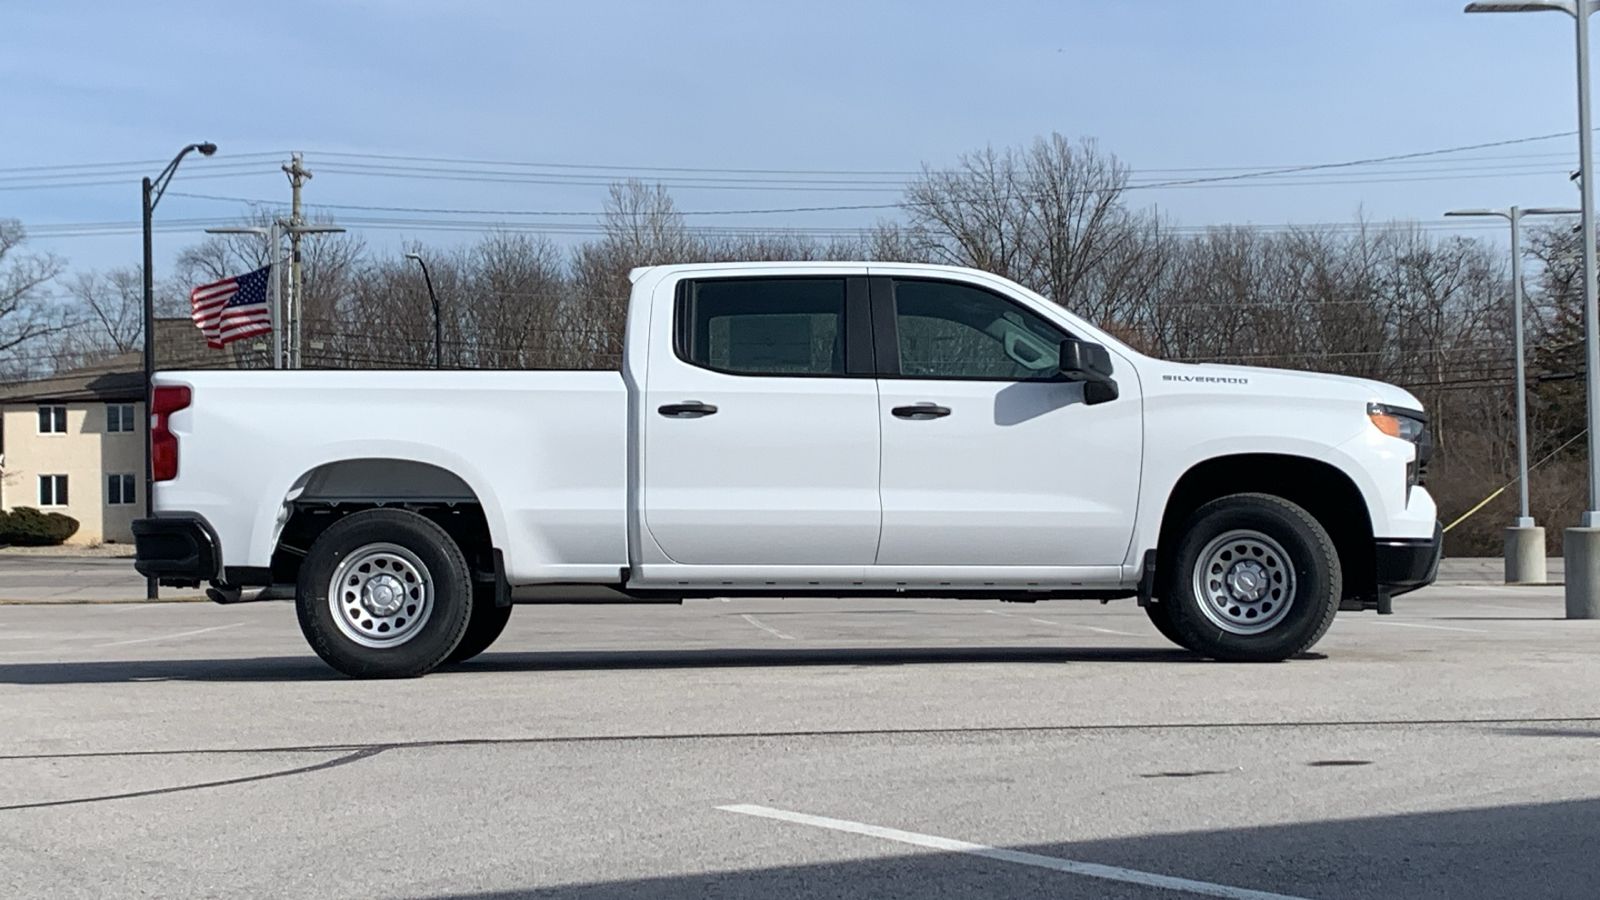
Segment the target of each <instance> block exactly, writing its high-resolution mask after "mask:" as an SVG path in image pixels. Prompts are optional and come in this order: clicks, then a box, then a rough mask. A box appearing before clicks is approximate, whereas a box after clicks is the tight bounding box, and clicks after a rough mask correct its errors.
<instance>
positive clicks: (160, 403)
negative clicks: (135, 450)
mask: <svg viewBox="0 0 1600 900" xmlns="http://www.w3.org/2000/svg"><path fill="white" fill-rule="evenodd" d="M189 400H190V394H189V388H188V387H187V386H186V385H170V386H169V385H160V386H157V387H156V389H155V398H154V400H153V401H152V402H151V404H150V471H151V473H152V475H153V476H154V477H155V480H156V481H171V480H172V479H174V478H177V477H178V436H177V435H175V434H173V433H172V431H171V429H169V428H168V427H167V422H168V419H169V418H170V417H171V415H172V414H173V413H175V412H177V411H178V410H180V409H185V408H187V407H188V406H189Z"/></svg>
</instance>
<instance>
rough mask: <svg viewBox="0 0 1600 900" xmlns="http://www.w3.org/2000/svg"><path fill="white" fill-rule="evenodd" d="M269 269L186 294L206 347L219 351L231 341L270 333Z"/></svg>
mask: <svg viewBox="0 0 1600 900" xmlns="http://www.w3.org/2000/svg"><path fill="white" fill-rule="evenodd" d="M271 277H272V267H271V266H267V267H265V268H261V269H257V270H255V271H254V272H249V273H246V274H244V275H238V276H235V277H233V278H227V279H224V280H222V281H218V282H216V283H215V284H202V285H200V286H199V287H197V288H195V289H194V290H192V291H190V292H189V306H190V307H191V308H192V310H193V313H192V317H193V319H194V324H195V325H197V326H199V328H200V330H201V331H203V332H205V335H206V346H208V347H210V348H211V349H213V350H220V349H221V348H222V347H223V346H224V345H225V344H227V343H229V342H230V341H237V340H239V339H241V338H247V337H255V336H256V335H258V334H270V333H272V310H271V308H270V307H269V306H268V304H267V283H268V280H269V279H270V278H271Z"/></svg>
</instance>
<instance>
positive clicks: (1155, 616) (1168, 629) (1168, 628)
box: [1144, 600, 1192, 650]
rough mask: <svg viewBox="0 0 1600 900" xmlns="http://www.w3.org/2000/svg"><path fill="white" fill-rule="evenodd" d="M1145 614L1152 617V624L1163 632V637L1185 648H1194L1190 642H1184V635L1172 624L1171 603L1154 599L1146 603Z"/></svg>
mask: <svg viewBox="0 0 1600 900" xmlns="http://www.w3.org/2000/svg"><path fill="white" fill-rule="evenodd" d="M1144 614H1145V615H1147V616H1149V617H1150V624H1151V625H1154V626H1155V627H1156V630H1157V631H1159V632H1161V636H1162V637H1164V638H1166V639H1167V640H1169V641H1171V642H1173V643H1174V644H1177V645H1178V646H1179V647H1182V648H1183V649H1185V650H1189V649H1192V648H1191V647H1189V645H1188V644H1185V643H1184V642H1183V635H1181V634H1179V633H1178V629H1177V627H1176V626H1174V625H1173V624H1172V604H1171V603H1163V602H1161V601H1159V600H1152V601H1150V602H1149V603H1147V604H1145V608H1144Z"/></svg>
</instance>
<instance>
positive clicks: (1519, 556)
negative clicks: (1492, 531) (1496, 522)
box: [1506, 525, 1549, 584]
mask: <svg viewBox="0 0 1600 900" xmlns="http://www.w3.org/2000/svg"><path fill="white" fill-rule="evenodd" d="M1548 580H1549V578H1548V576H1547V575H1546V572H1545V565H1544V529H1543V528H1540V527H1538V526H1537V525H1529V526H1524V527H1516V526H1513V527H1511V528H1507V529H1506V584H1543V583H1545V582H1546V581H1548Z"/></svg>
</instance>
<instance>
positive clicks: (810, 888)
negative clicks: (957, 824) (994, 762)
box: [412, 776, 1600, 900]
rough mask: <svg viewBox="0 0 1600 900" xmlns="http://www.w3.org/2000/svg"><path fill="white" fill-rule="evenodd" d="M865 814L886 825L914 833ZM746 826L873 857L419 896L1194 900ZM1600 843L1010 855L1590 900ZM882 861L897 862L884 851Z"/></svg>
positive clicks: (1237, 843)
mask: <svg viewBox="0 0 1600 900" xmlns="http://www.w3.org/2000/svg"><path fill="white" fill-rule="evenodd" d="M1356 777H1357V776H1352V779H1353V780H1354V779H1355V778H1356ZM811 812H821V811H818V810H811ZM730 815H731V814H730ZM864 818H866V819H867V820H869V822H870V824H874V825H881V826H887V827H894V826H895V825H897V824H906V823H895V822H878V821H870V820H871V816H870V815H867V816H865V817H864ZM749 828H750V829H752V831H753V832H754V833H757V834H759V835H760V841H761V844H762V845H763V846H765V845H766V844H767V843H768V841H770V840H771V839H772V838H774V837H778V838H787V839H788V840H789V841H791V842H792V844H793V846H794V852H795V853H797V854H798V853H802V852H811V853H816V852H824V853H830V854H850V855H858V856H866V855H872V856H874V858H869V859H852V860H849V861H844V862H830V863H819V864H813V865H794V866H780V867H773V868H762V869H751V870H746V871H735V872H717V873H705V874H694V875H682V876H673V877H662V878H643V879H637V880H628V881H611V882H601V883H597V884H579V885H569V886H566V887H554V888H539V889H530V890H524V891H516V890H513V891H501V892H486V893H473V894H444V895H441V894H417V895H412V896H414V897H417V898H419V900H420V898H422V897H430V898H441V900H442V898H446V897H448V898H451V900H515V898H529V900H534V898H537V900H625V898H626V900H633V898H646V897H649V898H660V900H689V898H696V900H698V898H702V897H716V898H771V897H783V898H812V897H818V898H820V897H829V898H886V897H896V898H898V897H907V898H910V897H915V898H930V897H941V898H942V897H1067V896H1072V897H1076V896H1084V897H1104V898H1142V900H1156V898H1165V897H1180V896H1194V895H1193V894H1190V893H1186V892H1176V891H1166V890H1158V889H1156V888H1152V887H1145V886H1139V885H1132V884H1126V883H1120V882H1115V881H1107V880H1101V879H1098V878H1089V877H1086V876H1082V875H1075V874H1067V873H1063V872H1059V871H1052V870H1049V869H1041V868H1034V867H1031V866H1026V865H1020V864H1017V863H1011V862H1005V861H1000V860H993V859H986V858H981V857H974V856H970V855H967V854H962V853H950V852H932V851H927V852H920V853H916V854H911V855H908V854H905V853H903V852H901V849H900V848H901V847H902V846H903V845H897V844H893V843H889V842H887V841H881V840H877V839H874V838H868V837H860V836H856V835H843V834H837V833H833V832H827V831H822V830H819V829H815V828H810V827H807V826H803V825H790V824H787V823H781V822H752V823H751V824H750V825H749ZM756 829H760V831H755V830H756ZM768 829H770V830H768ZM940 836H941V837H948V838H956V839H981V836H979V835H962V834H941V835H940ZM1597 841H1600V800H1575V801H1567V802H1558V803H1545V804H1536V805H1527V806H1503V807H1496V808H1492V809H1483V810H1466V811H1452V812H1440V813H1421V814H1414V815H1397V816H1384V817H1376V818H1367V819H1353V820H1341V821H1331V822H1313V823H1307V824H1297V825H1284V826H1275V827H1263V828H1247V829H1236V830H1219V831H1203V832H1196V833H1187V834H1171V835H1151V836H1139V837H1133V838H1126V839H1120V840H1103V841H1083V842H1075V843H1055V844H1036V845H1031V846H1017V847H1012V848H1009V849H1013V850H1018V851H1022V852H1026V853H1034V854H1039V855H1042V856H1052V857H1058V858H1063V859H1069V860H1075V861H1078V862H1092V863H1099V864H1101V865H1110V866H1118V867H1122V868H1126V869H1132V870H1136V871H1139V872H1149V873H1156V874H1161V875H1169V876H1174V877H1179V878H1187V879H1193V880H1198V881H1204V882H1209V883H1212V884H1218V885H1226V886H1229V887H1233V888H1244V889H1248V890H1255V891H1270V892H1274V893H1279V894H1284V895H1288V896H1291V897H1307V898H1321V900H1355V898H1362V900H1366V898H1372V897H1403V898H1406V900H1423V898H1440V900H1479V898H1484V900H1487V898H1505V897H1539V898H1575V900H1576V898H1585V900H1588V898H1593V897H1594V896H1595V894H1596V887H1595V886H1596V885H1597V884H1600V854H1596V853H1594V852H1593V848H1594V846H1595V845H1596V842H1597ZM618 849H619V850H620V849H621V848H618ZM780 852H781V851H780ZM884 853H894V854H896V855H892V856H882V855H879V854H884ZM658 864H659V865H663V866H665V865H670V862H668V861H665V860H661V861H658ZM1232 896H1240V894H1238V893H1235V894H1232Z"/></svg>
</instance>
